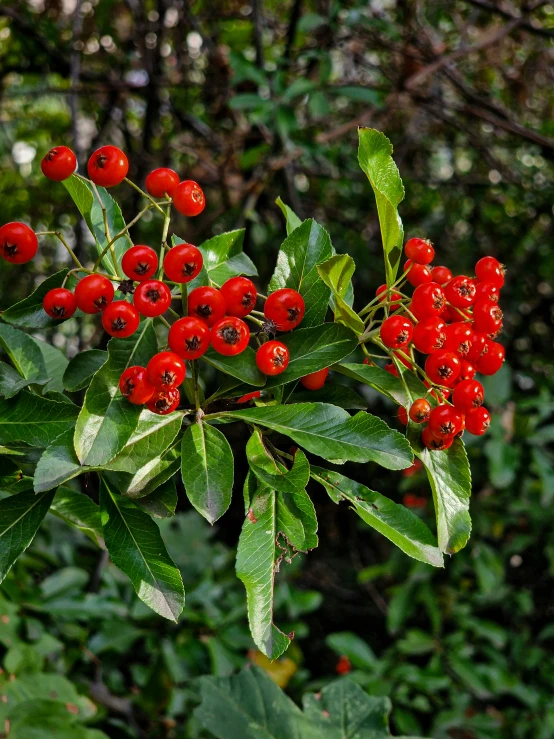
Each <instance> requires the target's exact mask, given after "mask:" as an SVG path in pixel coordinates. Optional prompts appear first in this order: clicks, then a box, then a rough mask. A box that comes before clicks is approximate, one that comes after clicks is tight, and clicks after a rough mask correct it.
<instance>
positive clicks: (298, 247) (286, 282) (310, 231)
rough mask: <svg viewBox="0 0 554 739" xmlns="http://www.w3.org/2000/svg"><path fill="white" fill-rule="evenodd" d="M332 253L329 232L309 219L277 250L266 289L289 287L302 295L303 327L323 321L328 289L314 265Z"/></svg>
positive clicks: (323, 260)
mask: <svg viewBox="0 0 554 739" xmlns="http://www.w3.org/2000/svg"><path fill="white" fill-rule="evenodd" d="M332 253H333V252H332V247H331V239H330V238H329V234H328V233H327V231H326V230H325V229H324V228H322V227H321V226H320V225H319V224H318V223H316V222H315V221H314V220H312V219H309V220H307V221H304V222H303V223H302V225H301V226H298V228H296V229H294V231H292V233H291V234H290V235H289V236H287V238H286V239H285V241H284V242H283V243H282V244H281V248H280V249H279V254H278V256H277V266H276V268H275V272H274V273H273V277H272V278H271V281H270V283H269V292H270V293H272V292H274V291H275V290H278V289H280V288H283V287H290V288H293V289H294V290H297V291H298V292H299V293H300V294H301V295H302V297H303V298H304V301H305V303H306V313H305V315H304V319H303V321H302V326H303V327H304V328H306V327H309V326H317V325H319V324H321V323H323V321H324V320H325V314H326V313H327V303H328V302H329V297H330V294H331V292H330V290H329V288H328V287H327V285H325V284H324V283H323V281H322V280H321V278H320V276H319V274H318V272H317V265H318V264H321V263H322V262H325V261H326V260H327V259H329V258H330V257H331V255H332Z"/></svg>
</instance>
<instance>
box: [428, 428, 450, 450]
mask: <svg viewBox="0 0 554 739" xmlns="http://www.w3.org/2000/svg"><path fill="white" fill-rule="evenodd" d="M421 441H422V442H423V444H424V446H426V447H427V449H429V450H430V451H432V452H443V451H444V450H445V449H448V448H449V447H451V446H452V443H453V441H454V437H453V436H443V437H440V438H439V437H437V436H434V435H433V434H432V433H431V429H430V428H429V426H426V427H425V428H424V429H423V432H422V434H421Z"/></svg>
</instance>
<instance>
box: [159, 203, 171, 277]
mask: <svg viewBox="0 0 554 739" xmlns="http://www.w3.org/2000/svg"><path fill="white" fill-rule="evenodd" d="M170 221H171V199H170V200H169V202H168V204H167V208H166V211H165V214H164V225H163V230H162V243H161V246H160V266H159V268H158V280H161V278H162V275H163V271H164V254H165V250H166V249H168V248H169V247H168V245H167V233H168V231H169V222H170Z"/></svg>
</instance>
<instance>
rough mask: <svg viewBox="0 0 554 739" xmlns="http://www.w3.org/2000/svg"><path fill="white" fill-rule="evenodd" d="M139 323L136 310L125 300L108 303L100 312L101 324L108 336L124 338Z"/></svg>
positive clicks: (135, 328)
mask: <svg viewBox="0 0 554 739" xmlns="http://www.w3.org/2000/svg"><path fill="white" fill-rule="evenodd" d="M139 323H140V316H139V312H138V310H137V309H136V308H135V306H134V305H131V303H127V301H125V300H116V301H115V302H113V303H110V304H109V305H108V307H107V308H106V309H105V310H104V312H103V313H102V326H104V330H105V331H106V332H107V333H109V334H110V336H117V338H118V339H125V338H126V337H127V336H131V334H134V333H135V331H136V330H137V328H138V326H139Z"/></svg>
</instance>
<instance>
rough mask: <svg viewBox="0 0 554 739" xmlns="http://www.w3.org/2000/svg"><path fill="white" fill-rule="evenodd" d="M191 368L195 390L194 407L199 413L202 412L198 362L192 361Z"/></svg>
mask: <svg viewBox="0 0 554 739" xmlns="http://www.w3.org/2000/svg"><path fill="white" fill-rule="evenodd" d="M190 366H191V371H192V385H193V388H194V405H195V407H196V410H197V411H198V410H200V395H199V393H198V367H197V365H196V361H195V360H192V362H191V363H190Z"/></svg>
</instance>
